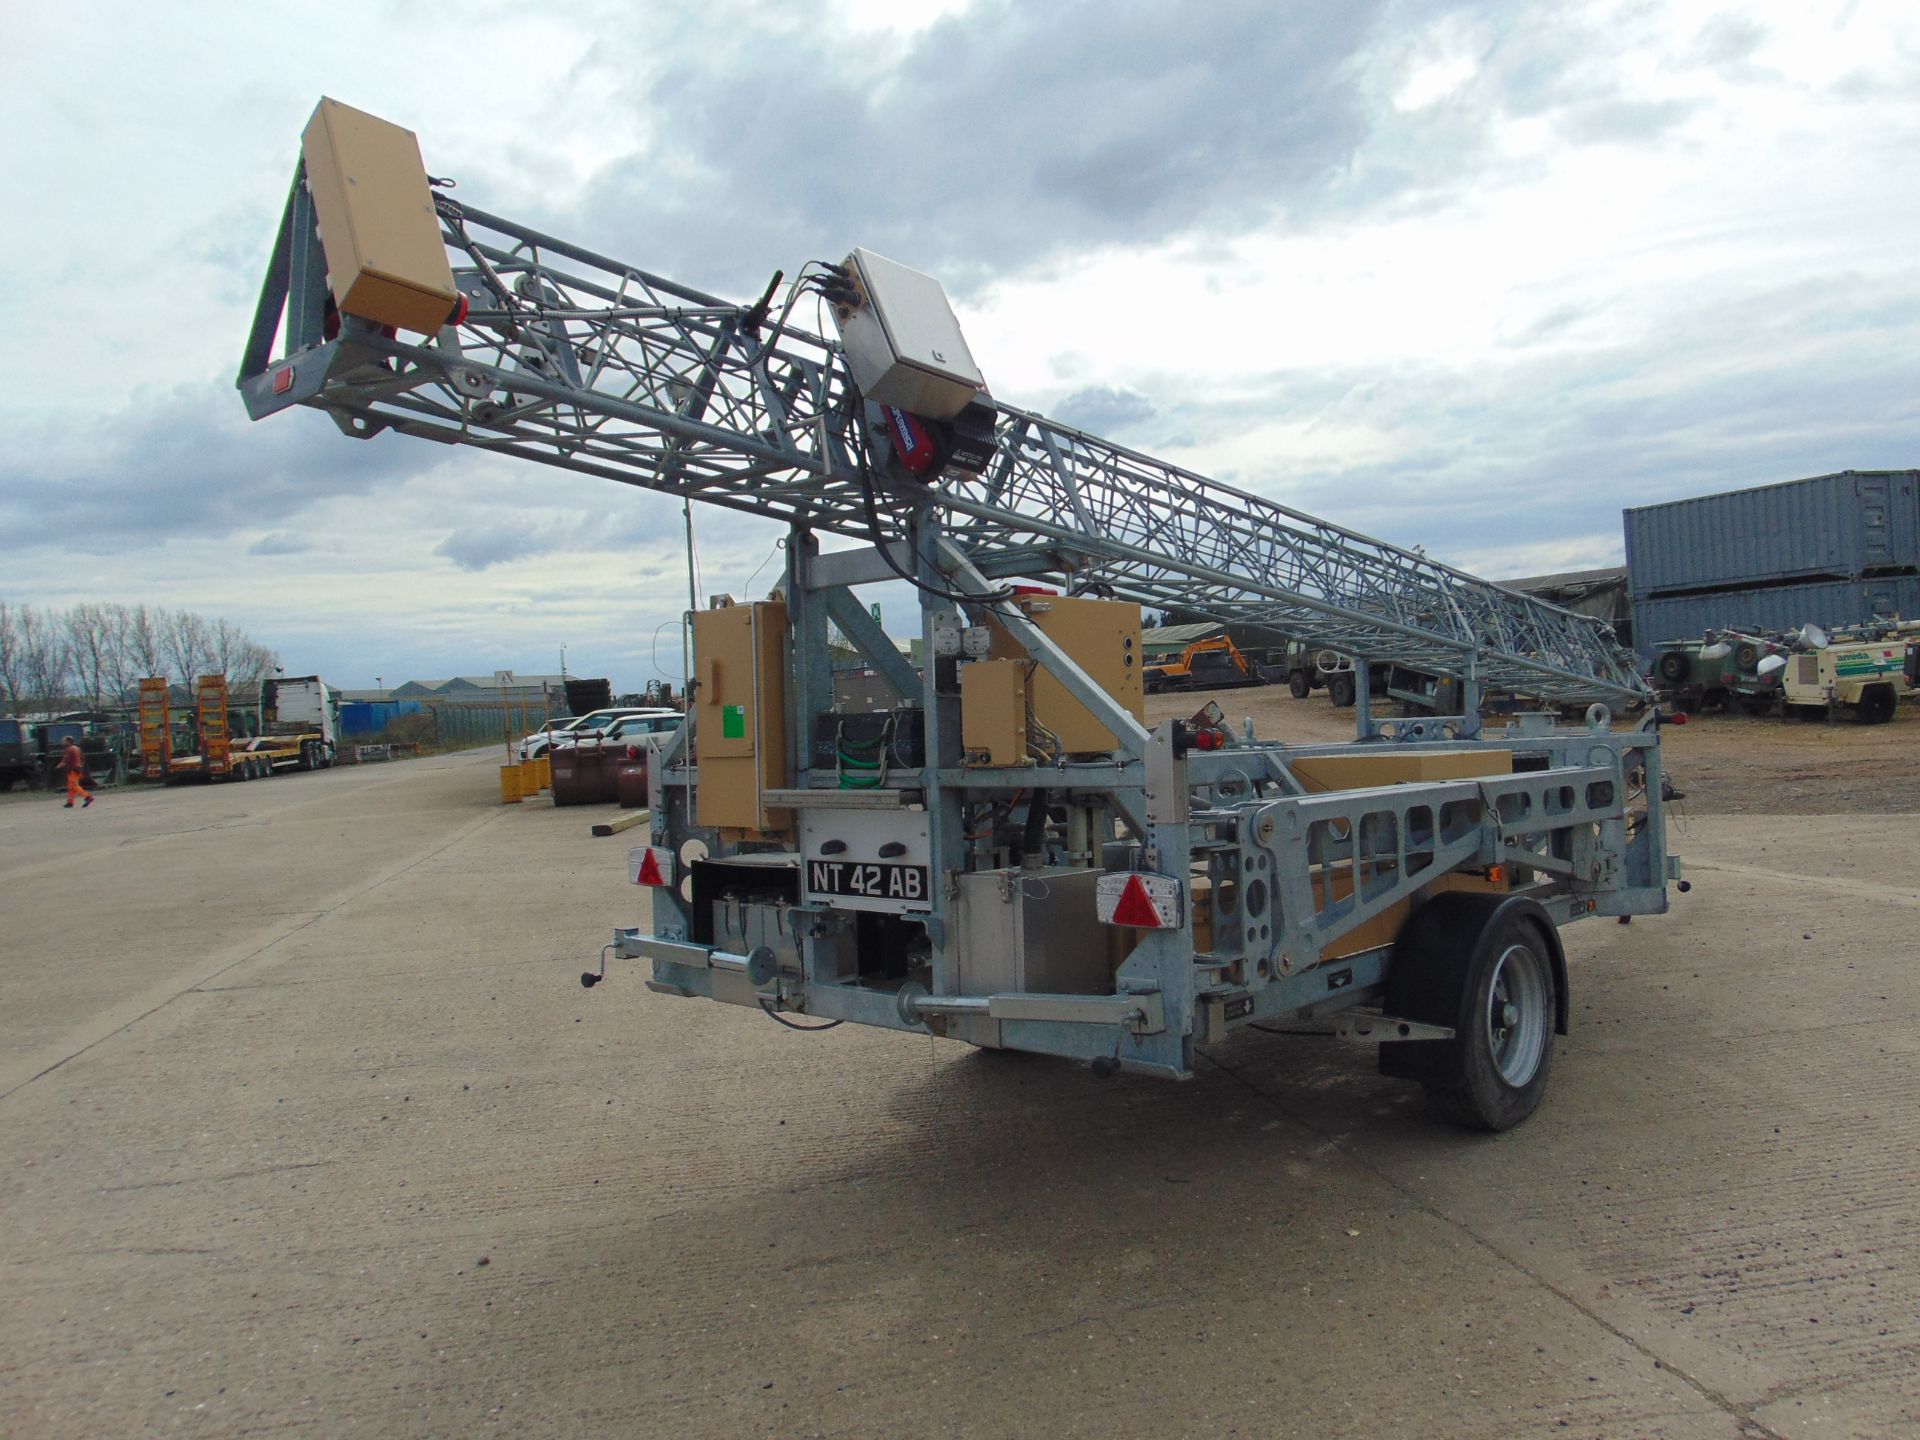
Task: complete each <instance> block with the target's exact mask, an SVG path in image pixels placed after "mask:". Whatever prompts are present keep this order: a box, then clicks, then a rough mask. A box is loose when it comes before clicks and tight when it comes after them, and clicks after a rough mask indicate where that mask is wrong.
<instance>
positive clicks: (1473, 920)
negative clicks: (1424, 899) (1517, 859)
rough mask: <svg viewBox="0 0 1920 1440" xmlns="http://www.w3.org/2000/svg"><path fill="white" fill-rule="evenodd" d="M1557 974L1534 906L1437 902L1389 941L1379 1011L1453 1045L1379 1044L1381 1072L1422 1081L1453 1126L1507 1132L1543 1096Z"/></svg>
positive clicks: (1557, 1002)
mask: <svg viewBox="0 0 1920 1440" xmlns="http://www.w3.org/2000/svg"><path fill="white" fill-rule="evenodd" d="M1403 952H1404V953H1403ZM1564 974H1565V966H1564V965H1563V964H1562V963H1561V962H1560V959H1559V951H1558V947H1557V942H1556V941H1555V939H1554V938H1553V930H1552V922H1551V921H1550V920H1548V919H1547V918H1546V914H1545V912H1544V911H1542V910H1541V909H1540V907H1539V906H1538V905H1537V904H1534V903H1533V902H1531V901H1527V900H1515V899H1505V898H1504V897H1500V896H1490V895H1469V894H1463V893H1453V894H1447V895H1441V896H1438V897H1436V898H1435V899H1434V900H1432V901H1430V902H1429V903H1428V904H1426V905H1424V906H1422V907H1421V909H1420V910H1419V911H1418V912H1417V913H1416V914H1415V915H1414V917H1413V919H1412V920H1410V921H1409V922H1408V923H1407V926H1406V929H1405V930H1404V931H1403V932H1402V934H1401V936H1400V938H1399V940H1398V941H1396V942H1395V945H1394V958H1393V969H1392V970H1391V972H1390V973H1389V974H1388V977H1387V1000H1386V1006H1387V1011H1388V1013H1389V1014H1393V1015H1398V1016H1401V1017H1402V1018H1405V1019H1409V1020H1420V1021H1424V1022H1425V1023H1427V1024H1432V1025H1448V1026H1451V1027H1452V1028H1453V1029H1454V1031H1455V1032H1456V1033H1455V1037H1454V1038H1453V1039H1452V1040H1426V1041H1414V1042H1406V1041H1400V1042H1390V1043H1388V1044H1384V1045H1382V1046H1381V1047H1380V1069H1381V1072H1382V1073H1383V1074H1387V1075H1398V1076H1400V1077H1402V1078H1406V1079H1417V1080H1419V1081H1421V1083H1422V1084H1424V1085H1425V1086H1426V1088H1427V1090H1428V1092H1429V1093H1430V1094H1431V1095H1432V1096H1433V1099H1434V1104H1435V1107H1436V1108H1437V1109H1438V1110H1439V1111H1440V1113H1441V1114H1442V1115H1444V1116H1445V1117H1446V1118H1447V1119H1449V1120H1451V1121H1453V1122H1454V1123H1455V1124H1457V1125H1462V1126H1465V1127H1467V1128H1469V1129H1474V1130H1490V1131H1499V1130H1511V1129H1512V1128H1513V1127H1514V1126H1515V1125H1518V1124H1519V1123H1520V1122H1521V1121H1523V1120H1525V1119H1526V1118H1527V1117H1528V1116H1529V1115H1531V1114H1532V1113H1533V1112H1534V1110H1535V1109H1537V1108H1538V1107H1539V1104H1540V1099H1541V1097H1542V1096H1543V1095H1544V1094H1545V1093H1546V1089H1547V1077H1548V1074H1549V1073H1550V1072H1551V1070H1552V1068H1553V1037H1554V1034H1555V1031H1556V1030H1557V1029H1559V1028H1561V1027H1562V1026H1563V1024H1564V1020H1563V1018H1562V1017H1563V1016H1564V1013H1565V1011H1564V1005H1563V1000H1562V997H1561V995H1560V983H1561V977H1562V976H1564Z"/></svg>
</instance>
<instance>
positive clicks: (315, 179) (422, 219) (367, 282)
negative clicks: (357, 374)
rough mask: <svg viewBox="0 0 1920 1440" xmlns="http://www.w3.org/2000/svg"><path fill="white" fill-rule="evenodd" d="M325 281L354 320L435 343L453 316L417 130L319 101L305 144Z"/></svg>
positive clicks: (450, 274) (449, 270) (449, 277)
mask: <svg viewBox="0 0 1920 1440" xmlns="http://www.w3.org/2000/svg"><path fill="white" fill-rule="evenodd" d="M301 155H302V159H303V160H304V162H305V164H306V171H307V188H308V192H309V193H310V194H311V195H312V196H313V211H314V217H315V219H316V220H317V221H318V223H319V227H320V234H321V237H322V240H323V243H324V244H325V245H326V252H327V283H328V285H329V286H330V287H331V289H332V291H333V299H334V303H335V304H336V305H338V306H339V307H340V309H341V311H342V312H344V313H345V314H348V315H358V316H361V317H362V318H363V319H367V320H372V321H374V322H375V323H376V324H380V325H392V326H394V327H396V328H398V329H401V330H415V331H419V332H420V333H421V334H425V335H430V334H432V333H433V332H434V331H436V330H438V329H439V328H440V327H441V326H442V325H444V324H446V322H447V318H448V316H449V315H450V314H451V313H452V311H453V302H454V296H455V291H454V287H453V268H452V266H450V265H448V264H447V248H446V246H445V245H443V244H442V243H441V241H440V217H439V216H438V215H436V214H435V213H434V208H433V191H432V189H431V188H430V187H429V186H428V184H427V167H426V166H425V164H423V163H422V161H421V159H420V142H419V141H418V140H417V139H415V138H414V134H413V132H412V131H411V130H405V129H402V128H401V127H400V126H398V125H395V124H393V123H391V122H390V121H386V120H382V119H380V118H378V117H377V116H373V115H369V114H367V113H366V112H365V111H362V110H356V109H354V108H353V107H352V106H351V105H342V104H341V103H340V102H339V101H338V100H324V99H323V100H322V101H321V102H320V104H319V106H318V107H317V108H316V109H315V110H314V112H313V118H312V119H311V120H309V121H308V122H307V128H306V133H305V134H304V135H303V136H302V137H301Z"/></svg>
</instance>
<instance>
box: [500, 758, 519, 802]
mask: <svg viewBox="0 0 1920 1440" xmlns="http://www.w3.org/2000/svg"><path fill="white" fill-rule="evenodd" d="M500 803H501V804H502V805H518V804H519V803H520V767H519V766H518V765H502V766H501V767H500Z"/></svg>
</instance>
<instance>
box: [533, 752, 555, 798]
mask: <svg viewBox="0 0 1920 1440" xmlns="http://www.w3.org/2000/svg"><path fill="white" fill-rule="evenodd" d="M533 763H534V764H535V765H538V766H539V767H540V788H541V789H542V790H551V789H552V788H553V757H552V756H550V755H542V756H541V757H540V758H539V759H538V760H536V761H534V762H533Z"/></svg>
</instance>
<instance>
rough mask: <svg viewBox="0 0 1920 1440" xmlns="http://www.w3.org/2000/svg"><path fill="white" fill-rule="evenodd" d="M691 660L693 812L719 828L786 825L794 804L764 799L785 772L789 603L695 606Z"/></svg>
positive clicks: (782, 780)
mask: <svg viewBox="0 0 1920 1440" xmlns="http://www.w3.org/2000/svg"><path fill="white" fill-rule="evenodd" d="M693 660H694V677H695V692H694V696H693V724H694V732H693V734H694V745H695V747H696V748H697V750H698V752H699V763H700V787H699V794H698V799H697V801H696V818H697V819H698V821H699V823H700V824H702V825H709V826H712V827H713V828H715V829H718V830H734V831H751V832H756V833H761V834H768V833H774V832H778V831H783V830H785V829H787V828H788V826H789V825H790V824H791V822H792V812H790V811H787V810H782V809H777V808H774V807H770V806H768V805H767V804H766V802H765V793H766V792H767V791H768V790H777V789H779V788H781V787H782V786H783V785H785V784H786V779H787V607H786V606H785V605H784V604H782V603H781V602H780V601H778V600H764V601H761V602H759V603H757V604H752V605H728V606H723V607H721V608H720V609H718V610H700V611H696V612H695V614H694V617H693Z"/></svg>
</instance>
